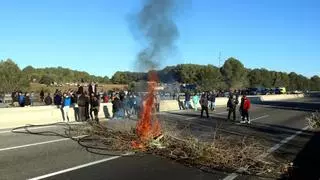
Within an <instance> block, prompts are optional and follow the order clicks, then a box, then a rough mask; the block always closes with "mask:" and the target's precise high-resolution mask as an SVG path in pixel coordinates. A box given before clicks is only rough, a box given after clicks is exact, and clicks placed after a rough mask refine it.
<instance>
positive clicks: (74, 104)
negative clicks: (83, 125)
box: [71, 92, 80, 121]
mask: <svg viewBox="0 0 320 180" xmlns="http://www.w3.org/2000/svg"><path fill="white" fill-rule="evenodd" d="M79 96H80V95H79V94H77V93H74V92H73V93H72V94H71V103H72V107H73V111H74V119H75V120H76V121H80V116H79V106H78V97H79Z"/></svg>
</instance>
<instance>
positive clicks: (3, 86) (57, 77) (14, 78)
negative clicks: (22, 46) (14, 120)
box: [0, 59, 111, 92]
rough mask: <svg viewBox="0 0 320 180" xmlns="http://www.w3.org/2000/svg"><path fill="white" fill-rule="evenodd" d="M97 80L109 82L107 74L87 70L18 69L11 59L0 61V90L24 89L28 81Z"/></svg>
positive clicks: (46, 82)
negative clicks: (101, 74)
mask: <svg viewBox="0 0 320 180" xmlns="http://www.w3.org/2000/svg"><path fill="white" fill-rule="evenodd" d="M81 81H82V82H92V81H94V82H98V83H103V84H108V83H111V82H110V79H109V77H108V76H104V77H101V76H94V75H90V74H89V73H87V72H83V71H76V70H71V69H68V68H63V67H57V68H53V67H51V68H34V67H32V66H27V67H25V68H23V69H20V68H19V66H18V65H17V64H16V63H15V62H14V61H13V60H11V59H7V60H1V61H0V92H11V91H13V90H26V89H27V88H28V87H29V85H30V82H37V83H40V84H46V85H50V84H52V83H54V82H56V83H58V84H61V83H72V82H75V83H77V82H81Z"/></svg>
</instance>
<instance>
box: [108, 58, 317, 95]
mask: <svg viewBox="0 0 320 180" xmlns="http://www.w3.org/2000/svg"><path fill="white" fill-rule="evenodd" d="M157 73H158V76H159V79H160V82H162V83H173V82H178V83H186V84H196V85H198V86H199V87H200V89H201V90H212V89H222V90H226V89H229V88H235V89H240V88H248V87H263V88H275V87H286V88H287V89H288V90H301V91H304V90H315V91H319V90H320V78H319V76H317V75H315V76H313V77H311V78H307V77H305V76H303V75H301V74H297V73H295V72H291V73H286V72H278V71H270V70H267V69H264V68H260V69H248V68H245V66H244V65H243V64H242V63H241V62H240V61H239V60H237V59H235V58H232V57H231V58H229V59H227V60H226V61H225V63H224V64H223V66H222V67H221V68H218V67H216V66H213V65H197V64H179V65H176V66H167V67H165V68H164V69H162V70H159V71H157ZM146 80H147V73H141V72H122V71H118V72H116V73H115V74H114V75H113V76H112V78H111V81H112V82H113V83H115V84H130V83H131V82H133V81H134V82H139V81H146Z"/></svg>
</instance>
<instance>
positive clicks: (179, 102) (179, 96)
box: [177, 94, 185, 110]
mask: <svg viewBox="0 0 320 180" xmlns="http://www.w3.org/2000/svg"><path fill="white" fill-rule="evenodd" d="M181 99H182V97H181V95H180V94H179V95H178V98H177V100H178V105H179V109H180V110H184V109H185V107H184V104H183V101H182V100H181Z"/></svg>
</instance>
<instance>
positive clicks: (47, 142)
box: [0, 135, 87, 152]
mask: <svg viewBox="0 0 320 180" xmlns="http://www.w3.org/2000/svg"><path fill="white" fill-rule="evenodd" d="M85 136H87V135H82V136H76V137H72V138H75V139H77V138H83V137H85ZM67 140H71V139H70V138H63V139H56V140H51V141H44V142H38V143H32V144H25V145H21V146H13V147H7V148H1V149H0V152H2V151H9V150H13V149H20V148H26V147H31V146H38V145H43V144H50V143H56V142H61V141H67Z"/></svg>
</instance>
